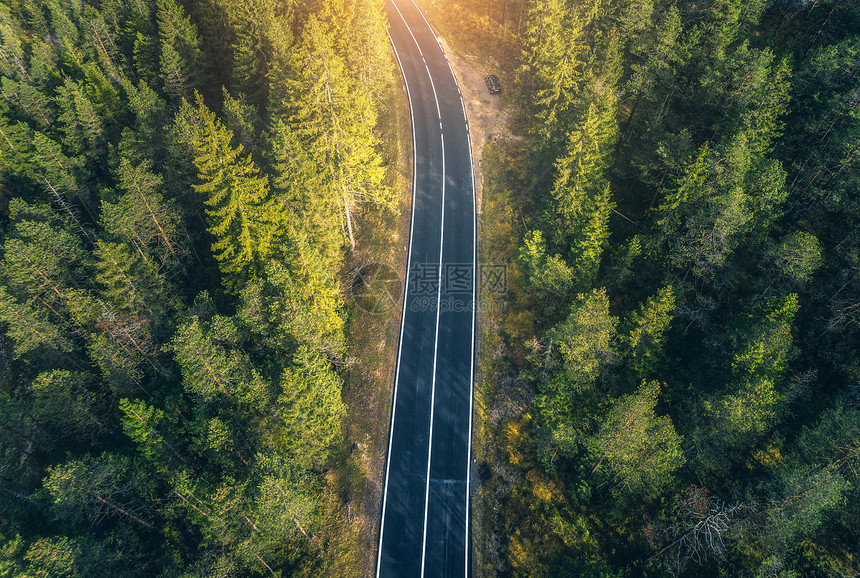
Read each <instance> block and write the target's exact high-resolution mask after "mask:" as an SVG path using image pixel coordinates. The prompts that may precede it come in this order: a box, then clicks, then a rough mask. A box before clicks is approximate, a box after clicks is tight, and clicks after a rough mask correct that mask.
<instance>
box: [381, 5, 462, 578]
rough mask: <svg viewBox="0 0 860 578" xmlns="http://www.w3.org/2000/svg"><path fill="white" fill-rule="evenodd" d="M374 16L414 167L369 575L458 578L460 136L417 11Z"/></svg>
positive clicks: (453, 96) (449, 93) (442, 72)
mask: <svg viewBox="0 0 860 578" xmlns="http://www.w3.org/2000/svg"><path fill="white" fill-rule="evenodd" d="M386 10H387V12H388V18H389V22H390V26H391V27H390V31H389V34H390V36H391V40H392V43H393V44H394V47H395V50H396V52H397V56H398V59H399V60H400V65H401V69H402V71H403V74H404V77H405V79H406V82H407V85H408V91H409V99H410V107H411V113H412V122H413V126H412V130H413V139H414V149H415V150H414V152H415V156H414V160H415V166H414V191H413V209H412V210H413V214H412V233H411V237H410V246H409V251H410V253H409V274H408V277H407V283H406V286H407V287H406V295H405V304H404V317H403V327H402V334H401V342H400V350H399V353H398V365H397V377H396V382H395V393H394V404H393V417H392V424H391V438H390V440H389V447H388V455H387V459H386V476H385V492H384V497H383V512H382V524H381V530H380V541H379V552H378V560H377V575H378V576H382V577H395V576H396V577H412V576H422V575H423V576H427V577H431V576H432V577H437V576H446V577H447V576H468V575H469V558H470V552H469V550H470V548H469V543H470V537H469V520H468V517H469V496H468V491H469V462H470V459H471V457H470V455H469V454H470V449H471V447H470V430H471V411H472V406H471V399H472V381H473V371H474V365H473V360H474V347H473V343H474V335H473V333H474V312H473V307H472V303H473V302H474V294H475V287H476V284H477V281H478V279H477V274H478V272H477V270H476V269H475V267H474V265H475V202H474V187H473V177H472V165H471V151H470V145H469V140H468V126H467V122H466V118H465V112H464V108H463V103H462V100H461V97H460V91H459V89H458V88H457V84H456V81H455V79H454V75H453V72H452V71H451V69H450V67H449V65H448V61H447V59H446V57H445V55H444V53H443V52H442V49H441V48H440V46H439V44H438V43H437V41H436V37H435V35H434V34H433V31H432V30H431V29H430V27H429V25H428V24H427V22H426V20H425V19H424V18H423V16H422V14H421V12H420V11H419V10H418V8H417V7H416V6H415V4H414V3H413V2H412V1H411V0H387V2H386ZM431 422H432V425H431ZM428 457H429V459H428ZM428 466H429V468H428ZM428 470H429V471H428ZM428 477H429V483H428Z"/></svg>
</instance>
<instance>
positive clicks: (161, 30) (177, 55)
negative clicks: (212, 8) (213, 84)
mask: <svg viewBox="0 0 860 578" xmlns="http://www.w3.org/2000/svg"><path fill="white" fill-rule="evenodd" d="M156 18H157V20H158V39H159V43H160V61H161V79H162V82H163V86H164V91H165V92H166V93H167V94H169V95H170V96H172V97H173V98H175V99H177V100H179V99H181V98H185V97H188V96H190V95H191V93H192V92H193V91H194V90H196V89H197V88H198V87H199V86H200V85H201V78H200V70H201V50H200V38H199V37H198V35H197V29H196V28H195V26H194V24H193V23H192V22H191V19H190V18H189V17H188V16H187V15H186V14H185V11H184V10H183V9H182V6H181V5H179V4H177V3H176V2H175V0H158V2H157V13H156Z"/></svg>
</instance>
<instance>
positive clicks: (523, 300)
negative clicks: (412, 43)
mask: <svg viewBox="0 0 860 578" xmlns="http://www.w3.org/2000/svg"><path fill="white" fill-rule="evenodd" d="M426 4H428V5H429V6H430V7H431V8H430V12H431V13H432V14H434V17H435V18H437V21H439V22H442V23H443V26H445V27H446V28H447V29H448V30H450V31H451V32H452V33H453V34H454V35H455V36H459V38H462V39H463V40H461V45H462V46H466V47H467V48H468V49H469V50H472V51H473V54H476V55H477V57H479V58H483V59H484V60H483V62H487V63H489V64H488V65H487V66H489V67H490V68H493V67H495V69H496V70H495V71H497V72H498V74H499V75H500V76H501V77H502V81H503V83H504V84H505V85H506V90H507V96H506V97H505V98H506V99H507V106H508V108H509V109H513V115H514V120H513V122H512V125H511V133H512V134H511V135H509V136H508V137H506V138H502V139H500V140H499V141H498V142H495V143H492V144H490V145H489V146H488V147H487V149H485V151H484V163H483V165H484V172H485V174H484V178H485V190H484V213H483V215H482V229H481V231H482V232H481V235H482V239H481V243H482V245H481V254H482V259H483V260H484V261H485V262H487V261H489V262H503V261H507V262H508V263H509V264H510V265H509V269H508V284H509V286H508V293H507V295H505V296H503V297H493V296H487V295H485V296H484V299H496V300H497V301H500V302H501V304H502V305H504V311H503V312H499V313H492V314H491V315H490V317H489V318H487V319H485V320H484V322H483V323H484V332H483V337H482V338H481V340H482V341H481V347H480V349H481V351H482V357H481V360H480V366H481V376H480V381H479V383H478V390H479V399H478V400H477V401H476V407H477V408H478V410H477V411H478V412H479V415H478V416H477V419H478V422H477V423H478V431H477V432H476V435H477V436H478V441H477V450H476V451H477V455H476V458H477V460H478V471H479V474H480V481H481V490H480V494H479V496H478V498H477V499H476V505H475V512H474V516H475V517H476V518H475V519H476V525H475V533H476V538H475V540H476V542H475V543H476V549H477V552H476V560H477V563H476V568H479V569H480V570H481V571H482V572H483V574H484V575H488V576H489V575H492V576H532V577H537V576H547V577H559V576H571V577H574V576H578V577H584V576H595V577H596V576H601V577H604V576H605V577H609V576H690V577H708V576H740V577H743V576H749V577H776V576H779V577H785V578H788V577H793V576H798V577H799V576H804V577H816V576H821V577H823V576H857V575H860V556H858V555H860V354H858V352H860V194H858V193H860V162H859V161H860V158H858V152H860V106H858V105H860V4H858V3H857V2H853V1H850V0H701V1H696V2H681V1H675V0H586V1H580V0H521V1H517V0H499V1H490V2H485V1H483V0H482V1H477V0H475V1H472V0H458V1H457V2H456V3H455V4H456V6H457V8H456V9H451V10H443V8H442V4H443V3H442V2H440V1H433V0H428V1H427V2H426ZM443 12H447V15H446V14H445V13H443ZM469 29H472V30H491V31H494V32H493V36H492V37H491V38H492V40H491V41H490V42H488V43H487V46H485V47H483V48H482V47H480V46H479V43H477V42H473V41H471V40H469V38H468V36H467V35H466V34H465V31H466V30H469ZM472 40H474V39H472ZM483 310H485V309H482V311H483ZM490 311H499V308H490Z"/></svg>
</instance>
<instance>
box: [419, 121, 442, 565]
mask: <svg viewBox="0 0 860 578" xmlns="http://www.w3.org/2000/svg"><path fill="white" fill-rule="evenodd" d="M440 136H441V137H442V227H441V233H440V235H439V274H438V277H437V279H436V280H437V282H438V286H437V287H436V337H435V338H434V340H433V379H432V380H431V382H430V383H431V385H430V440H429V443H428V444H427V481H426V482H425V485H424V533H423V536H422V537H421V578H424V562H425V560H426V554H427V510H428V508H429V506H430V459H431V458H432V457H433V415H434V414H435V413H436V359H437V353H438V352H439V314H440V313H441V311H442V254H443V253H442V251H443V249H444V248H445V180H446V178H445V135H444V134H441V135H440Z"/></svg>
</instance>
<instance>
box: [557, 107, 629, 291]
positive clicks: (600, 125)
mask: <svg viewBox="0 0 860 578" xmlns="http://www.w3.org/2000/svg"><path fill="white" fill-rule="evenodd" d="M614 114H615V99H614V98H611V97H609V95H605V98H604V99H602V100H601V103H600V104H599V105H598V104H597V103H592V104H591V105H590V106H589V108H588V112H587V114H586V115H585V118H584V120H583V122H582V124H581V125H580V126H579V127H578V128H577V129H576V130H575V131H574V132H572V133H571V134H570V138H569V141H568V146H567V151H566V152H565V154H564V156H562V157H561V158H560V159H559V160H558V161H557V162H556V173H557V174H556V178H555V183H554V185H553V189H552V193H551V194H552V198H553V200H554V204H553V205H554V206H553V210H554V215H555V216H554V217H551V218H552V219H553V220H556V219H557V224H556V225H555V228H556V231H557V236H556V238H555V239H554V241H555V244H556V246H558V247H561V248H564V249H565V250H567V251H568V254H569V255H570V257H569V259H568V262H569V263H570V264H571V266H572V269H573V270H574V272H575V276H574V286H575V287H576V288H577V289H579V290H585V289H588V288H590V287H591V286H592V284H593V283H594V281H595V278H596V275H597V269H598V267H599V266H600V258H601V255H602V253H603V248H604V246H605V244H606V241H607V239H608V237H609V227H608V220H609V213H610V212H611V210H612V209H613V208H614V204H613V203H612V201H611V200H610V196H611V192H610V188H609V184H608V182H607V180H606V176H605V174H604V173H605V170H606V167H607V164H608V158H607V155H608V154H609V153H610V151H611V150H612V148H613V147H614V144H615V141H616V140H617V125H616V123H615V119H614Z"/></svg>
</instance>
